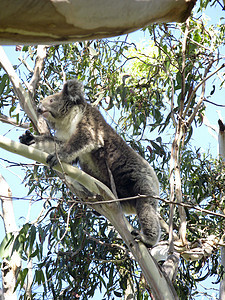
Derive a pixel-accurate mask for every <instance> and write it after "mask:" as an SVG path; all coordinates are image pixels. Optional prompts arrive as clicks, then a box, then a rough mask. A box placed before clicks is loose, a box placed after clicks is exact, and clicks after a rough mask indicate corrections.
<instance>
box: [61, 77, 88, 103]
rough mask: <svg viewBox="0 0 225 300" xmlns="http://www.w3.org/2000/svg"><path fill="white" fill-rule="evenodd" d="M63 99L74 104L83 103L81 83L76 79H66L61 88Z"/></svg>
mask: <svg viewBox="0 0 225 300" xmlns="http://www.w3.org/2000/svg"><path fill="white" fill-rule="evenodd" d="M62 95H63V99H65V100H69V101H72V102H74V103H76V104H81V103H84V102H85V100H84V90H83V84H82V83H81V82H80V81H78V80H76V79H73V80H68V81H67V82H66V83H65V84H64V86H63V90H62Z"/></svg>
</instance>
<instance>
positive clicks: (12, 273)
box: [0, 175, 21, 300]
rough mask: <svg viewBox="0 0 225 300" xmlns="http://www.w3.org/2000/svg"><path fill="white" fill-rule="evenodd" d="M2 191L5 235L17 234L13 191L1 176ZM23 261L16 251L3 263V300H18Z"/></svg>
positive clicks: (0, 188)
mask: <svg viewBox="0 0 225 300" xmlns="http://www.w3.org/2000/svg"><path fill="white" fill-rule="evenodd" d="M0 191H1V204H2V219H3V223H4V226H5V233H6V234H7V233H11V232H16V231H17V230H18V228H17V225H16V221H15V218H14V214H13V203H12V198H11V196H12V195H11V190H10V188H9V186H8V184H7V182H6V181H5V179H4V178H3V177H2V175H0ZM8 251H9V252H8V253H9V256H10V254H11V251H12V246H10V247H9V249H8ZM20 263H21V259H20V256H19V254H18V253H17V252H16V251H14V253H13V254H12V255H11V257H10V260H8V259H7V258H4V259H3V261H2V266H1V271H2V285H3V299H4V300H16V299H17V295H16V292H14V289H15V285H16V278H17V272H18V268H19V267H20Z"/></svg>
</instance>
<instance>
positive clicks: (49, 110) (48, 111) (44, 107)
mask: <svg viewBox="0 0 225 300" xmlns="http://www.w3.org/2000/svg"><path fill="white" fill-rule="evenodd" d="M64 108H65V101H64V99H63V95H62V93H57V94H54V95H51V96H48V97H46V98H45V99H43V100H42V101H41V103H40V104H39V106H38V112H39V113H40V114H42V116H43V117H44V118H45V119H46V120H47V121H49V122H54V121H55V120H58V119H60V118H62V117H63V116H65V113H66V112H65V109H64Z"/></svg>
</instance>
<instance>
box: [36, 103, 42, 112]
mask: <svg viewBox="0 0 225 300" xmlns="http://www.w3.org/2000/svg"><path fill="white" fill-rule="evenodd" d="M37 112H38V113H39V114H41V113H42V112H43V108H42V105H41V104H39V105H38V107H37Z"/></svg>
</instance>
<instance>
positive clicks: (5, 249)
mask: <svg viewBox="0 0 225 300" xmlns="http://www.w3.org/2000/svg"><path fill="white" fill-rule="evenodd" d="M13 239H14V236H13V234H12V233H8V234H6V236H5V237H4V239H3V240H2V242H1V245H0V257H1V258H4V257H8V256H10V254H11V251H10V246H11V244H12V242H13Z"/></svg>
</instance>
